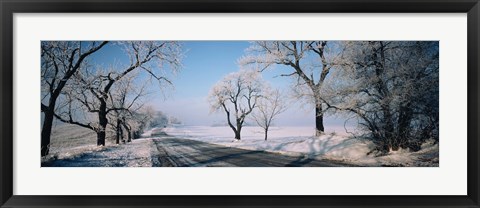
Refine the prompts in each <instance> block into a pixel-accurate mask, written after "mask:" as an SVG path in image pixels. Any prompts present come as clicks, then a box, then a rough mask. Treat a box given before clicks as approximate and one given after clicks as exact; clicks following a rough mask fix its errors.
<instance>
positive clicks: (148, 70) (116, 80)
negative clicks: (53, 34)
mask: <svg viewBox="0 0 480 208" xmlns="http://www.w3.org/2000/svg"><path fill="white" fill-rule="evenodd" d="M105 48H107V49H105ZM115 49H116V50H117V51H121V54H120V56H125V57H128V58H127V59H128V61H126V62H121V63H118V62H115V59H114V58H112V59H111V60H107V61H105V62H103V64H104V65H100V64H98V63H97V62H96V61H95V59H102V58H105V57H107V56H105V57H102V53H101V52H100V51H102V50H110V51H112V50H115ZM105 53H108V52H105ZM182 53H183V52H182V48H181V46H180V45H179V43H177V42H173V41H168V42H161V41H128V42H115V43H109V42H108V41H104V42H97V41H88V42H85V41H78V42H76V41H44V42H42V43H41V71H42V79H41V80H42V104H41V107H42V108H41V109H42V113H43V124H42V138H41V140H42V142H41V155H42V156H45V155H48V153H49V146H50V135H51V130H52V124H53V120H54V118H56V119H58V120H59V121H62V122H65V123H69V124H74V125H77V126H80V127H83V128H86V129H89V130H92V131H93V132H95V133H96V134H97V145H105V138H106V132H107V126H108V125H111V126H112V127H113V129H114V132H115V134H116V142H117V143H119V142H120V141H121V140H124V131H125V132H126V135H127V141H131V139H132V137H134V136H136V135H137V136H138V134H139V131H140V130H141V129H143V128H144V127H145V126H146V125H147V123H148V122H147V121H148V120H150V119H151V118H152V116H153V115H154V112H152V110H151V109H149V108H144V106H143V105H144V100H143V98H144V97H145V96H146V95H147V94H148V93H149V92H148V90H146V88H147V87H146V86H147V85H151V84H152V82H153V83H157V84H158V85H159V86H160V89H163V87H165V86H168V85H171V84H172V82H171V81H170V79H169V78H168V75H171V74H173V73H175V72H176V71H177V70H178V69H179V68H180V67H181V58H182ZM97 54H98V55H97ZM95 55H97V56H95Z"/></svg>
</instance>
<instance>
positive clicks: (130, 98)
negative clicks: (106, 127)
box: [108, 74, 149, 144]
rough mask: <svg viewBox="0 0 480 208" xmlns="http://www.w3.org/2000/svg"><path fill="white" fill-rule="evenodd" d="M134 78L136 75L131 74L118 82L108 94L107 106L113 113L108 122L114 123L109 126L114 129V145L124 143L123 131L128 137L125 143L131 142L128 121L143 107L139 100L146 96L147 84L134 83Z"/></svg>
mask: <svg viewBox="0 0 480 208" xmlns="http://www.w3.org/2000/svg"><path fill="white" fill-rule="evenodd" d="M135 77H136V75H135V74H133V75H130V76H127V77H125V78H124V79H122V80H120V81H119V82H118V83H116V85H115V86H114V87H113V89H112V91H111V92H110V93H109V94H110V95H109V98H110V100H109V101H110V102H109V104H108V106H110V109H113V112H114V113H113V114H111V118H110V119H109V120H110V121H114V122H110V124H111V125H112V126H113V127H114V128H115V133H116V140H115V141H116V144H119V143H120V141H124V142H125V140H124V133H123V130H124V129H125V131H126V133H127V137H128V139H127V142H130V141H131V140H132V127H131V126H130V125H129V122H128V120H130V119H133V117H132V113H133V112H135V111H137V110H139V109H140V108H141V107H142V106H143V104H144V103H143V102H142V100H141V98H142V97H144V96H145V95H146V94H147V93H146V92H145V88H146V86H147V85H148V83H149V82H142V83H135V82H134V78H135ZM142 81H143V80H142Z"/></svg>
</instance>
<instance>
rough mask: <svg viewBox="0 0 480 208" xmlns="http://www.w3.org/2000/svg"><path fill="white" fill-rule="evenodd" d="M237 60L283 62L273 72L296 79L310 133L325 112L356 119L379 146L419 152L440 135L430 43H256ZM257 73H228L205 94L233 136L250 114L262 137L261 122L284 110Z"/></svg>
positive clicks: (320, 126)
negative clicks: (309, 109)
mask: <svg viewBox="0 0 480 208" xmlns="http://www.w3.org/2000/svg"><path fill="white" fill-rule="evenodd" d="M239 63H240V65H241V66H244V67H247V66H252V65H254V67H252V68H257V69H260V70H257V71H260V72H262V71H264V70H267V69H271V68H274V66H276V65H281V66H286V68H289V69H290V72H288V73H284V74H280V76H286V77H290V78H292V79H293V80H294V81H295V82H294V85H293V86H292V88H291V89H292V92H293V94H294V99H296V100H303V101H306V103H308V104H311V105H313V107H314V108H315V121H316V135H317V136H318V135H321V134H323V132H324V131H325V127H324V122H323V118H324V115H325V113H331V114H344V115H345V116H347V117H353V118H356V119H357V120H358V124H359V127H360V129H363V130H364V131H361V132H366V133H364V134H363V135H361V136H363V137H365V138H367V139H370V140H372V141H373V142H374V143H375V144H376V146H377V150H379V151H381V152H387V151H390V150H397V149H398V148H410V149H412V150H418V149H419V148H420V145H421V143H423V142H424V141H425V140H426V139H435V140H436V141H438V139H439V91H438V90H439V89H438V88H439V87H438V86H439V82H438V81H439V45H438V42H436V41H256V42H253V43H252V46H251V47H250V48H249V49H248V50H247V54H246V55H245V56H244V57H242V58H241V59H240V60H239ZM257 71H249V70H241V71H240V72H237V73H232V74H230V75H228V76H226V77H225V78H224V79H223V80H221V81H220V82H219V83H217V85H215V86H214V88H213V89H212V90H211V92H210V103H211V107H212V110H214V111H217V110H221V109H223V111H225V113H226V115H227V121H228V124H229V126H230V127H231V128H232V130H233V131H234V133H235V138H236V139H240V131H241V129H242V126H243V124H244V122H245V118H246V117H247V116H248V115H249V114H250V113H252V112H257V113H256V116H253V117H254V119H255V121H257V124H259V125H260V126H262V127H264V129H265V132H266V133H265V138H267V132H268V126H270V124H271V122H272V120H273V118H274V117H275V116H276V115H278V114H279V113H280V112H282V111H283V110H284V106H283V104H281V103H282V102H280V100H279V98H280V96H281V95H279V93H278V92H272V90H269V87H268V86H266V85H265V82H264V81H262V80H261V76H260V75H259V73H258V72H257ZM255 109H257V110H255ZM232 114H233V115H234V116H233V117H234V118H233V120H234V121H233V122H232V121H231V120H230V119H231V117H232Z"/></svg>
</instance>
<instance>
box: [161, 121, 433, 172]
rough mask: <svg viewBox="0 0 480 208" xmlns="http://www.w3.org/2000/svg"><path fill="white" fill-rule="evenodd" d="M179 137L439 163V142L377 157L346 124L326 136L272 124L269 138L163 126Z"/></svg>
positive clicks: (350, 157) (344, 157) (326, 155)
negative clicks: (347, 130)
mask: <svg viewBox="0 0 480 208" xmlns="http://www.w3.org/2000/svg"><path fill="white" fill-rule="evenodd" d="M163 131H165V132H166V133H167V134H169V135H172V136H176V137H178V138H186V139H192V140H198V141H204V142H209V143H214V144H219V145H224V146H229V147H237V148H242V149H250V150H264V151H269V152H278V153H282V154H288V155H295V156H299V155H301V156H305V157H309V158H317V159H330V160H339V161H344V162H348V163H352V164H355V165H361V166H438V144H436V145H433V144H432V143H426V144H424V145H423V149H422V150H420V151H418V152H409V151H408V150H399V151H392V152H390V153H389V154H388V155H385V156H381V157H376V156H374V155H373V154H370V155H367V153H368V152H370V151H371V149H372V148H373V144H372V143H371V142H369V141H367V140H363V139H360V138H354V137H353V136H352V135H350V134H348V133H346V132H345V130H344V129H343V127H336V128H330V131H327V132H326V134H325V135H322V136H320V137H316V136H314V132H315V131H314V129H313V128H312V127H272V128H271V130H270V131H269V136H268V140H267V141H265V140H264V134H263V131H262V129H261V128H258V127H250V126H247V127H244V128H243V129H242V138H241V140H240V141H237V140H235V139H234V134H233V131H232V130H231V129H230V128H229V127H224V126H221V127H209V126H173V127H167V128H164V129H163Z"/></svg>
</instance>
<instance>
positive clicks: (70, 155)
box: [42, 139, 155, 167]
mask: <svg viewBox="0 0 480 208" xmlns="http://www.w3.org/2000/svg"><path fill="white" fill-rule="evenodd" d="M153 148H155V145H154V144H153V142H152V140H151V139H136V140H133V141H132V142H130V143H127V144H121V145H115V144H110V145H107V146H104V147H102V146H96V145H85V146H80V147H78V148H72V149H64V151H62V152H60V153H57V154H55V155H54V157H55V158H52V156H50V157H46V158H42V166H71V167H151V166H152V158H151V155H152V152H153V151H155V149H153Z"/></svg>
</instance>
